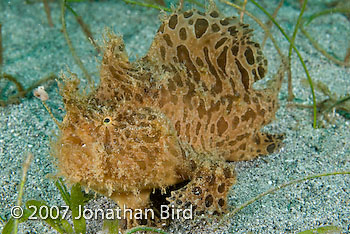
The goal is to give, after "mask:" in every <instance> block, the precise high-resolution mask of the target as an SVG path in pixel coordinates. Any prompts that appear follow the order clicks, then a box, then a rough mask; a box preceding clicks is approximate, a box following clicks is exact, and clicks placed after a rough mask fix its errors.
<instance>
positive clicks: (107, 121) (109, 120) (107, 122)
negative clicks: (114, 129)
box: [103, 117, 111, 124]
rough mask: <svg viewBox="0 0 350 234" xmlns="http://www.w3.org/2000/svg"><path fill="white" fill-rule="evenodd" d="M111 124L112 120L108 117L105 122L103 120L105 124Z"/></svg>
mask: <svg viewBox="0 0 350 234" xmlns="http://www.w3.org/2000/svg"><path fill="white" fill-rule="evenodd" d="M110 122H111V119H110V118H108V117H106V118H105V119H104V120H103V123H105V124H109V123H110Z"/></svg>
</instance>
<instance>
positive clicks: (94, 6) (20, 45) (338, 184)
mask: <svg viewBox="0 0 350 234" xmlns="http://www.w3.org/2000/svg"><path fill="white" fill-rule="evenodd" d="M259 2H260V3H261V4H262V5H263V6H265V7H266V8H267V10H268V11H269V12H272V11H273V9H274V8H275V6H276V4H277V2H278V1H277V0H274V1H272V0H264V1H259ZM326 2H330V1H321V0H314V1H310V2H309V6H308V9H307V11H306V15H310V14H311V13H313V12H316V11H319V10H322V9H324V7H325V3H326ZM71 5H72V7H73V8H74V9H75V10H76V11H77V12H78V13H79V14H80V15H81V16H82V17H83V19H84V20H85V22H86V23H87V24H88V25H89V26H90V28H91V30H92V32H93V34H94V36H95V37H96V39H97V40H98V41H99V43H102V33H103V32H105V28H106V27H107V28H110V29H112V31H114V32H116V33H118V34H120V35H123V37H124V40H125V43H126V48H127V51H128V53H129V55H130V57H131V58H132V59H135V58H136V57H142V56H143V55H144V54H145V53H146V51H147V49H148V47H149V45H150V43H151V41H152V39H153V36H154V34H155V32H156V30H157V28H158V26H159V20H158V15H159V13H158V11H157V10H153V9H146V8H143V7H139V6H132V5H126V4H124V3H123V2H121V1H96V2H87V3H84V2H82V3H74V4H71ZM0 7H1V11H0V22H1V23H2V24H3V47H4V65H3V71H4V72H6V73H9V74H12V75H14V76H16V77H18V78H19V79H20V81H21V82H22V83H23V84H24V86H25V87H28V86H29V85H30V84H32V83H33V82H35V81H37V80H38V79H40V78H41V77H43V76H45V75H47V74H49V73H51V72H53V73H55V74H60V73H61V71H67V70H68V68H69V69H70V70H71V71H72V72H74V73H77V74H78V76H79V77H80V78H82V77H83V75H82V73H81V71H80V69H79V67H78V66H77V65H76V63H75V62H74V60H73V58H72V55H71V53H70V51H69V49H68V46H67V43H66V41H65V40H64V38H63V35H62V33H61V31H60V29H61V23H60V18H59V17H60V6H59V4H57V3H51V4H50V7H51V13H52V18H53V22H54V27H53V28H50V27H49V26H48V24H47V19H46V15H45V12H44V9H43V5H42V3H34V4H23V1H21V0H17V1H13V0H1V2H0ZM220 9H222V10H223V12H225V14H226V15H233V14H237V13H236V11H235V10H234V9H233V8H230V7H222V5H220ZM248 9H249V10H250V11H251V12H253V13H254V14H255V15H256V16H257V17H259V18H261V19H264V21H265V19H266V18H265V17H264V15H263V14H262V13H261V12H260V11H259V10H258V9H256V8H255V7H254V6H253V5H252V4H248ZM298 14H299V7H298V3H297V1H294V0H286V1H285V4H284V6H283V7H282V8H281V10H280V12H279V14H278V17H277V20H278V22H280V23H281V25H282V27H284V28H285V29H286V31H287V33H288V34H289V35H291V34H292V30H293V27H294V24H295V22H296V18H297V16H298ZM66 19H67V27H68V32H69V35H70V37H71V39H72V42H73V45H74V47H75V48H76V51H77V53H78V55H79V56H80V58H81V59H82V61H83V63H84V65H85V66H86V67H87V69H88V70H89V71H90V73H91V74H93V75H94V77H95V78H96V79H98V66H99V61H100V59H101V56H98V55H97V54H96V52H95V51H94V48H93V47H92V46H91V44H90V43H89V42H88V41H87V40H86V38H85V37H84V35H83V33H82V31H81V30H80V28H79V27H78V25H77V23H76V21H75V20H74V18H73V16H72V14H71V13H70V12H67V17H66ZM245 22H246V23H252V21H251V20H250V19H249V18H248V17H246V18H245ZM252 27H253V28H255V29H256V32H255V38H256V40H257V41H258V42H261V40H262V37H263V33H262V30H261V29H259V27H258V26H257V25H256V24H254V23H253V24H252ZM308 30H309V31H310V33H311V34H312V35H313V36H314V37H315V39H316V40H317V41H319V42H320V43H321V45H322V46H323V48H326V49H327V51H331V52H333V53H334V54H337V55H338V56H339V57H344V55H345V51H346V48H347V47H349V46H350V44H349V38H350V22H349V20H348V19H347V18H346V17H345V16H344V15H341V14H334V15H329V16H325V17H322V18H319V19H317V20H315V21H314V22H313V23H312V26H310V27H308ZM273 34H274V35H275V37H276V39H277V40H278V43H279V45H280V46H281V47H282V49H283V51H284V53H286V51H287V49H288V45H289V44H288V43H287V41H286V40H285V39H284V38H283V37H282V36H281V34H280V33H278V31H277V30H276V28H273ZM296 46H297V48H299V50H300V52H301V54H302V56H303V58H304V59H305V61H306V65H307V67H308V69H309V71H310V75H311V77H312V78H313V79H314V80H315V81H317V80H319V81H322V82H323V83H325V84H327V85H328V87H329V88H330V90H331V91H332V92H335V93H337V94H339V95H340V96H341V95H345V94H349V93H350V69H349V68H343V67H340V66H337V65H335V64H334V63H332V62H330V61H329V60H327V59H326V58H325V57H323V56H322V55H321V54H320V53H319V52H318V51H316V50H315V49H314V48H313V47H312V45H311V44H310V43H309V42H308V41H307V40H306V38H305V37H304V36H303V35H301V34H299V35H298V36H297V38H296ZM264 52H265V55H266V57H267V58H268V60H269V71H270V72H269V74H268V75H267V77H271V76H272V75H273V71H275V70H276V67H277V66H278V64H279V58H278V55H277V53H276V51H275V50H274V48H273V46H272V44H271V42H270V41H268V43H267V45H266V46H265V48H264ZM292 71H293V84H294V92H295V95H296V97H297V98H298V103H302V104H311V102H312V101H311V100H312V99H311V93H310V89H309V88H308V87H304V86H302V85H301V82H300V81H301V80H302V79H305V73H304V71H303V68H302V66H301V64H300V62H299V61H298V59H297V57H296V56H295V55H293V60H292ZM82 80H84V79H82ZM0 87H1V89H5V92H4V91H3V93H1V95H2V96H1V97H2V98H3V97H4V96H6V95H8V94H9V93H11V92H14V86H12V85H11V84H9V83H8V82H5V81H0ZM46 89H47V90H48V93H49V96H50V100H49V101H48V102H47V104H48V105H49V106H50V107H51V109H52V110H53V113H54V115H55V116H56V117H57V118H59V119H62V117H63V116H64V111H63V110H62V108H63V104H62V100H61V97H60V95H59V94H58V88H57V85H56V84H50V85H49V84H46ZM317 97H318V100H319V101H321V100H323V99H325V98H326V97H325V96H323V95H322V94H321V93H318V92H317ZM286 104H287V88H286V85H284V86H283V88H282V90H281V93H280V109H279V110H278V112H277V115H276V120H275V121H273V122H272V123H271V124H270V125H268V126H267V127H265V130H266V131H268V132H273V133H284V134H285V139H284V145H283V147H282V148H281V150H280V151H279V152H277V153H274V154H271V155H269V156H266V157H263V158H259V159H256V160H254V161H251V162H239V163H236V172H237V183H236V184H235V185H234V186H233V187H232V191H231V193H230V195H229V202H230V208H231V209H232V208H233V207H235V206H238V205H240V204H242V203H243V202H245V201H247V200H249V199H251V198H253V197H254V196H256V195H258V194H259V193H262V192H264V191H266V190H268V189H270V188H272V187H275V186H277V185H280V184H282V183H284V182H287V181H290V180H293V179H296V178H301V177H304V176H306V175H311V174H317V173H325V172H333V171H349V170H350V144H349V142H350V120H349V119H346V118H344V117H343V116H341V115H339V114H337V113H335V114H334V115H332V116H331V119H332V123H326V124H325V127H324V128H319V129H313V128H312V112H311V110H310V109H298V108H292V107H287V106H286ZM57 133H58V128H57V127H56V125H55V124H54V122H53V121H52V119H51V118H50V116H49V114H48V113H47V112H46V110H45V109H44V107H43V105H42V104H41V102H40V101H39V100H38V99H36V98H35V97H33V96H32V95H29V97H27V98H23V99H22V100H21V103H20V104H17V105H9V106H7V107H5V108H3V107H0V168H1V169H0V170H1V173H0V196H1V199H0V215H1V216H2V217H7V218H8V217H9V216H10V208H11V207H12V206H14V205H15V203H16V198H17V187H18V183H19V181H20V177H21V167H22V162H23V161H24V158H25V156H26V152H31V153H33V155H34V160H33V162H32V165H31V167H30V170H29V172H28V180H27V182H26V190H25V195H24V201H26V200H28V199H39V200H45V201H47V202H48V203H49V204H51V205H60V204H63V201H62V199H61V197H60V195H59V193H58V191H57V189H56V188H55V186H54V183H53V180H52V179H50V175H53V174H55V167H54V166H53V164H52V160H53V158H52V157H51V156H50V154H49V151H50V150H49V142H50V139H53V138H54V136H55V134H57ZM95 203H96V204H91V205H92V206H106V204H105V199H103V198H99V199H98V200H97V201H96V202H95ZM103 204H104V205H103ZM323 225H335V226H338V227H340V228H341V229H342V232H343V233H350V176H349V175H337V176H331V177H323V178H319V179H315V180H311V181H306V182H302V183H299V184H296V185H292V186H290V187H287V188H285V189H282V190H280V191H278V192H276V193H275V194H272V195H268V196H266V197H264V198H263V199H261V200H259V201H257V202H255V203H253V204H251V205H250V206H248V207H246V208H244V209H243V210H241V211H240V212H238V213H237V214H236V215H235V216H233V217H231V218H230V219H229V222H226V223H224V224H222V225H221V226H220V227H219V231H217V233H248V232H251V233H297V232H299V231H302V230H306V229H310V228H316V227H319V226H323ZM2 226H3V225H2V224H0V230H1V229H2ZM215 227H216V225H215V223H214V224H212V225H211V224H210V223H205V222H199V223H196V224H194V225H193V224H190V223H189V222H188V223H186V222H185V223H183V222H174V223H173V224H172V225H171V226H170V227H169V229H167V231H168V232H169V233H213V231H212V230H213V228H215ZM100 228H101V222H95V221H94V222H89V223H88V230H89V233H96V232H97V231H99V230H100ZM20 233H56V232H55V230H53V229H51V228H50V227H49V226H47V225H46V224H44V223H43V222H40V221H28V222H26V223H25V224H20Z"/></svg>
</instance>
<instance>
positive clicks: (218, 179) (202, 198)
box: [52, 9, 283, 228]
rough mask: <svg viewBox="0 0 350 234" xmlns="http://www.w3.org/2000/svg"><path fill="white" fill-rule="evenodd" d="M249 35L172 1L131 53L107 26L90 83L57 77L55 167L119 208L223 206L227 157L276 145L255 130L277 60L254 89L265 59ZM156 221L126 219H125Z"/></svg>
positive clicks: (274, 85) (272, 94) (277, 80)
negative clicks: (59, 115)
mask: <svg viewBox="0 0 350 234" xmlns="http://www.w3.org/2000/svg"><path fill="white" fill-rule="evenodd" d="M251 36H252V29H250V28H249V26H248V25H247V24H243V23H241V22H240V21H239V19H237V18H236V17H224V16H222V15H221V14H220V13H219V12H218V11H217V10H216V9H209V10H207V11H206V12H200V11H197V10H189V11H180V10H179V11H175V12H173V13H172V14H171V15H170V16H167V17H166V18H165V19H163V22H162V24H161V26H160V27H159V29H158V31H157V33H156V35H155V38H154V40H153V42H152V44H151V46H150V48H149V51H148V53H147V54H146V55H145V56H144V57H142V58H140V59H138V60H136V61H133V62H130V61H129V59H128V55H127V53H126V51H125V46H124V43H123V40H122V38H121V37H119V36H115V35H109V36H108V40H107V42H106V44H105V49H104V55H103V58H102V62H101V67H100V83H99V85H98V86H97V87H96V88H94V89H93V90H92V91H90V92H82V91H81V90H79V80H78V79H77V78H76V77H74V76H73V77H71V78H70V79H69V78H66V79H65V80H64V81H63V82H60V84H59V86H60V94H61V95H62V97H63V102H64V105H65V110H66V115H65V117H64V119H63V122H62V125H61V129H60V134H59V135H58V137H57V139H56V140H55V141H54V142H53V143H52V154H53V155H54V157H55V158H56V159H57V165H58V169H59V173H60V175H62V176H64V177H65V178H66V180H67V181H68V182H70V183H80V184H81V185H82V186H84V187H85V188H87V189H91V190H93V191H96V192H98V193H100V194H103V195H105V196H107V197H109V198H111V199H112V200H114V201H115V202H116V203H117V204H118V205H119V206H120V207H127V208H130V209H144V208H153V209H159V206H160V205H161V204H165V205H168V206H173V207H176V208H180V209H181V208H182V209H185V208H188V207H192V209H193V212H194V214H195V215H203V214H205V215H221V214H223V213H225V212H227V207H228V206H227V205H228V204H227V203H228V199H227V196H228V192H229V189H230V187H231V186H232V185H233V184H234V183H235V180H236V176H235V172H234V165H233V163H232V162H233V161H241V160H251V159H254V158H255V157H257V156H261V155H267V154H269V153H272V152H274V151H275V150H276V149H277V148H278V147H279V145H280V144H281V137H280V136H277V135H273V134H268V133H263V132H261V131H260V130H261V128H262V127H263V126H264V125H266V124H268V123H270V122H271V121H272V120H273V119H274V117H275V112H276V110H277V108H278V103H277V101H278V93H279V90H280V87H281V82H282V78H283V72H282V70H283V69H280V70H281V71H279V72H277V74H276V75H275V76H274V77H273V78H272V79H271V80H270V82H269V83H268V84H269V85H268V86H267V87H265V88H263V89H255V88H253V84H254V82H256V81H258V80H260V79H263V78H264V76H265V74H266V73H267V60H266V59H265V57H264V55H263V52H262V49H261V47H260V45H259V44H258V43H256V42H254V41H252V39H251ZM160 223H162V220H160V219H158V220H157V219H154V220H149V219H148V220H147V219H146V220H141V221H140V220H135V219H133V218H131V219H128V220H126V221H125V223H124V226H125V227H126V228H129V227H133V226H136V225H139V224H144V225H151V226H152V225H153V226H157V225H159V224H160Z"/></svg>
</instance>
